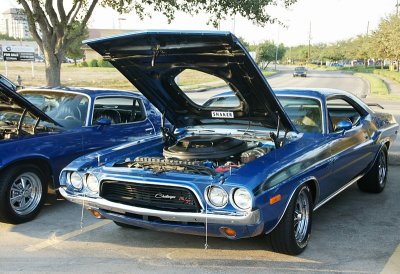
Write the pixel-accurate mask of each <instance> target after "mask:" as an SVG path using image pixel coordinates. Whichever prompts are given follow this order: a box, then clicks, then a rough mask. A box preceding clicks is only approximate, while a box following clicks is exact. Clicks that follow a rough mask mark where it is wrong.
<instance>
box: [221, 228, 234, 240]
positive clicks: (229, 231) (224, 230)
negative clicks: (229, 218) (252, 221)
mask: <svg viewBox="0 0 400 274" xmlns="http://www.w3.org/2000/svg"><path fill="white" fill-rule="evenodd" d="M219 231H221V233H223V234H225V236H226V237H228V238H235V237H236V231H235V230H233V229H232V228H230V227H221V228H220V229H219Z"/></svg>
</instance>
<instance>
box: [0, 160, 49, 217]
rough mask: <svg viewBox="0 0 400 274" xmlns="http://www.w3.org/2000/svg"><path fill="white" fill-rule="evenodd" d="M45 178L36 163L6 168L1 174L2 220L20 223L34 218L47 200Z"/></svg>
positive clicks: (0, 214)
mask: <svg viewBox="0 0 400 274" xmlns="http://www.w3.org/2000/svg"><path fill="white" fill-rule="evenodd" d="M45 178H46V177H45V176H44V174H43V172H42V171H41V170H40V169H39V168H38V167H36V166H34V165H20V166H14V167H11V168H9V169H6V170H5V171H4V172H3V173H2V174H1V175H0V221H2V222H6V223H12V224H20V223H25V222H28V221H31V220H33V219H34V218H35V217H36V216H37V215H38V214H39V211H40V210H41V208H42V206H43V203H44V201H45V200H46V196H47V183H46V180H45Z"/></svg>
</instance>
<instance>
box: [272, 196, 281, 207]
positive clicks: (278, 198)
mask: <svg viewBox="0 0 400 274" xmlns="http://www.w3.org/2000/svg"><path fill="white" fill-rule="evenodd" d="M281 199H282V196H281V194H278V195H275V196H273V197H271V198H269V204H270V205H273V204H275V203H277V202H279V201H280V200H281Z"/></svg>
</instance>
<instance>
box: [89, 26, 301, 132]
mask: <svg viewBox="0 0 400 274" xmlns="http://www.w3.org/2000/svg"><path fill="white" fill-rule="evenodd" d="M84 43H86V44H87V45H88V46H90V47H91V48H93V49H94V50H95V51H97V52H98V53H99V54H101V55H102V56H103V58H104V59H106V60H108V61H110V62H111V63H112V64H113V65H114V67H116V68H117V69H118V70H119V71H120V72H121V73H122V74H123V75H125V77H126V78H127V79H128V80H129V81H130V82H131V83H132V84H133V85H134V86H135V87H136V88H137V89H138V90H139V91H140V92H141V93H142V94H143V95H144V96H146V97H147V98H148V99H149V101H150V102H151V103H153V104H154V105H155V106H156V107H157V108H158V109H159V110H160V111H161V112H162V113H165V117H166V118H167V119H168V120H169V121H170V122H171V123H173V124H174V125H175V126H177V127H182V126H195V125H202V124H208V123H215V122H216V120H220V122H221V123H225V124H226V123H230V122H234V121H239V120H242V123H244V121H251V122H254V123H256V124H260V125H262V126H265V127H268V128H277V127H278V124H279V125H280V126H281V127H282V128H284V129H286V130H289V131H290V130H294V127H293V125H292V124H291V122H290V120H289V118H288V117H287V115H286V114H285V112H284V110H283V108H282V106H281V105H280V103H279V102H278V100H277V98H276V97H275V95H274V93H273V91H272V89H271V87H270V86H269V84H268V83H267V81H266V79H265V77H264V76H263V75H262V73H261V71H260V70H259V68H258V67H257V65H256V64H255V62H254V61H253V59H252V58H251V56H250V55H249V53H248V52H247V50H246V49H245V48H244V46H243V45H242V44H241V43H240V42H239V40H238V39H237V38H236V37H235V36H234V35H233V34H231V33H229V32H199V31H183V32H181V31H179V32H177V31H145V32H134V33H128V34H124V35H119V36H113V37H107V38H100V39H93V40H87V41H84ZM185 69H194V70H199V71H202V72H205V73H209V74H212V75H215V76H217V77H219V78H221V79H223V80H225V82H226V83H227V84H229V86H230V87H231V89H232V90H233V92H234V93H235V94H236V96H237V97H238V98H239V100H240V101H241V105H240V107H236V108H234V109H231V110H230V109H229V110H227V109H226V108H223V109H220V111H219V112H218V113H217V115H215V111H216V109H211V108H207V107H203V106H200V105H197V104H195V103H193V102H191V101H190V100H189V99H188V97H187V96H185V95H184V92H183V91H181V90H180V88H179V87H178V86H177V85H176V83H175V77H176V76H177V75H178V74H179V73H181V72H182V71H183V70H185Z"/></svg>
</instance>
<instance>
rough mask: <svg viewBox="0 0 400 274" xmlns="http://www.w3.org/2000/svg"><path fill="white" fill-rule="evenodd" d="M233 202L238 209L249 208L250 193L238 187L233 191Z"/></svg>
mask: <svg viewBox="0 0 400 274" xmlns="http://www.w3.org/2000/svg"><path fill="white" fill-rule="evenodd" d="M233 203H234V204H235V205H236V206H237V207H238V208H240V209H250V208H251V205H252V199H251V194H250V193H249V192H248V191H247V190H246V189H244V188H238V189H236V190H235V192H234V193H233Z"/></svg>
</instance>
